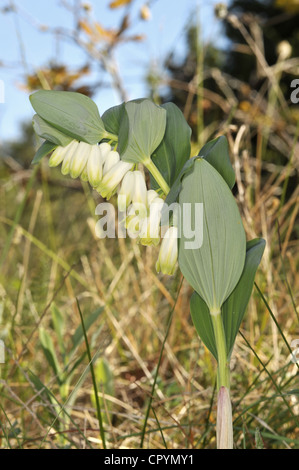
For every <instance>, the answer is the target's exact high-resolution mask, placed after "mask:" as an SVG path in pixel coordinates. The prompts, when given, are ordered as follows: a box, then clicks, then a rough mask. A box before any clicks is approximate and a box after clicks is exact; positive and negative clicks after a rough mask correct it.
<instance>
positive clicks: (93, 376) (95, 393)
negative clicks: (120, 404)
mask: <svg viewBox="0 0 299 470" xmlns="http://www.w3.org/2000/svg"><path fill="white" fill-rule="evenodd" d="M76 302H77V306H78V310H79V314H80V319H81V324H82V329H83V334H84V339H85V345H86V352H87V357H88V361H89V367H90V373H91V378H92V384H93V390H94V396H95V401H96V407H97V416H98V420H99V427H100V435H101V439H102V443H103V448H104V449H106V439H105V430H104V426H103V418H102V412H101V405H100V400H99V396H98V387H97V381H96V377H95V373H94V368H93V362H92V357H91V354H90V348H89V342H88V338H87V334H86V329H85V325H84V320H83V315H82V312H81V308H80V304H79V301H78V299H76Z"/></svg>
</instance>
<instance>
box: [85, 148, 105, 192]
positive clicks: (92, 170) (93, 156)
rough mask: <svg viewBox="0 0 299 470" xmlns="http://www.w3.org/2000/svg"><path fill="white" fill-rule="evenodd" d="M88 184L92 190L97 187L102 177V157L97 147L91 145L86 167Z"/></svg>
mask: <svg viewBox="0 0 299 470" xmlns="http://www.w3.org/2000/svg"><path fill="white" fill-rule="evenodd" d="M86 173H87V178H88V181H89V183H90V184H91V186H92V187H93V188H96V187H97V186H99V184H100V183H101V180H102V176H103V156H102V152H101V149H100V146H99V145H92V147H91V152H90V154H89V157H88V161H87V165H86Z"/></svg>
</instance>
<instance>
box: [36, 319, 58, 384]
mask: <svg viewBox="0 0 299 470" xmlns="http://www.w3.org/2000/svg"><path fill="white" fill-rule="evenodd" d="M39 339H40V342H41V345H42V349H43V352H44V355H45V357H46V359H47V361H48V363H49V365H50V366H51V367H52V369H53V371H54V373H55V375H57V378H58V381H60V379H59V376H60V372H61V369H60V365H59V361H58V359H57V356H56V352H55V348H54V344H53V341H52V338H51V336H50V334H49V333H48V332H47V331H46V330H45V329H44V328H40V330H39Z"/></svg>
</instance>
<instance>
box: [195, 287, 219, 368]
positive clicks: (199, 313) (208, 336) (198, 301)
mask: <svg viewBox="0 0 299 470" xmlns="http://www.w3.org/2000/svg"><path fill="white" fill-rule="evenodd" d="M190 313H191V318H192V321H193V324H194V326H195V329H196V331H197V334H198V336H199V337H200V338H201V340H202V341H203V342H204V344H205V345H206V347H207V348H208V349H209V351H210V352H211V353H212V354H213V356H214V357H215V359H216V360H217V347H216V340H215V334H214V329H213V323H212V319H211V314H210V311H209V308H208V306H207V304H206V303H205V301H204V300H203V299H202V298H201V297H200V295H198V293H197V292H193V294H192V296H191V299H190Z"/></svg>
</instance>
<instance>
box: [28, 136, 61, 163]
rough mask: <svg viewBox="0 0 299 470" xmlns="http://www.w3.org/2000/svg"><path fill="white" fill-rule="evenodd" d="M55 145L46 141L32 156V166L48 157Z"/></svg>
mask: <svg viewBox="0 0 299 470" xmlns="http://www.w3.org/2000/svg"><path fill="white" fill-rule="evenodd" d="M56 147H57V145H56V144H53V142H49V141H48V140H46V141H45V142H44V143H43V144H42V145H41V146H40V147H39V149H38V151H37V152H36V154H35V155H34V158H33V160H32V162H31V163H32V165H36V164H37V163H39V162H40V161H41V159H42V158H43V157H45V156H46V155H48V154H49V153H50V152H52V150H54V149H56Z"/></svg>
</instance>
